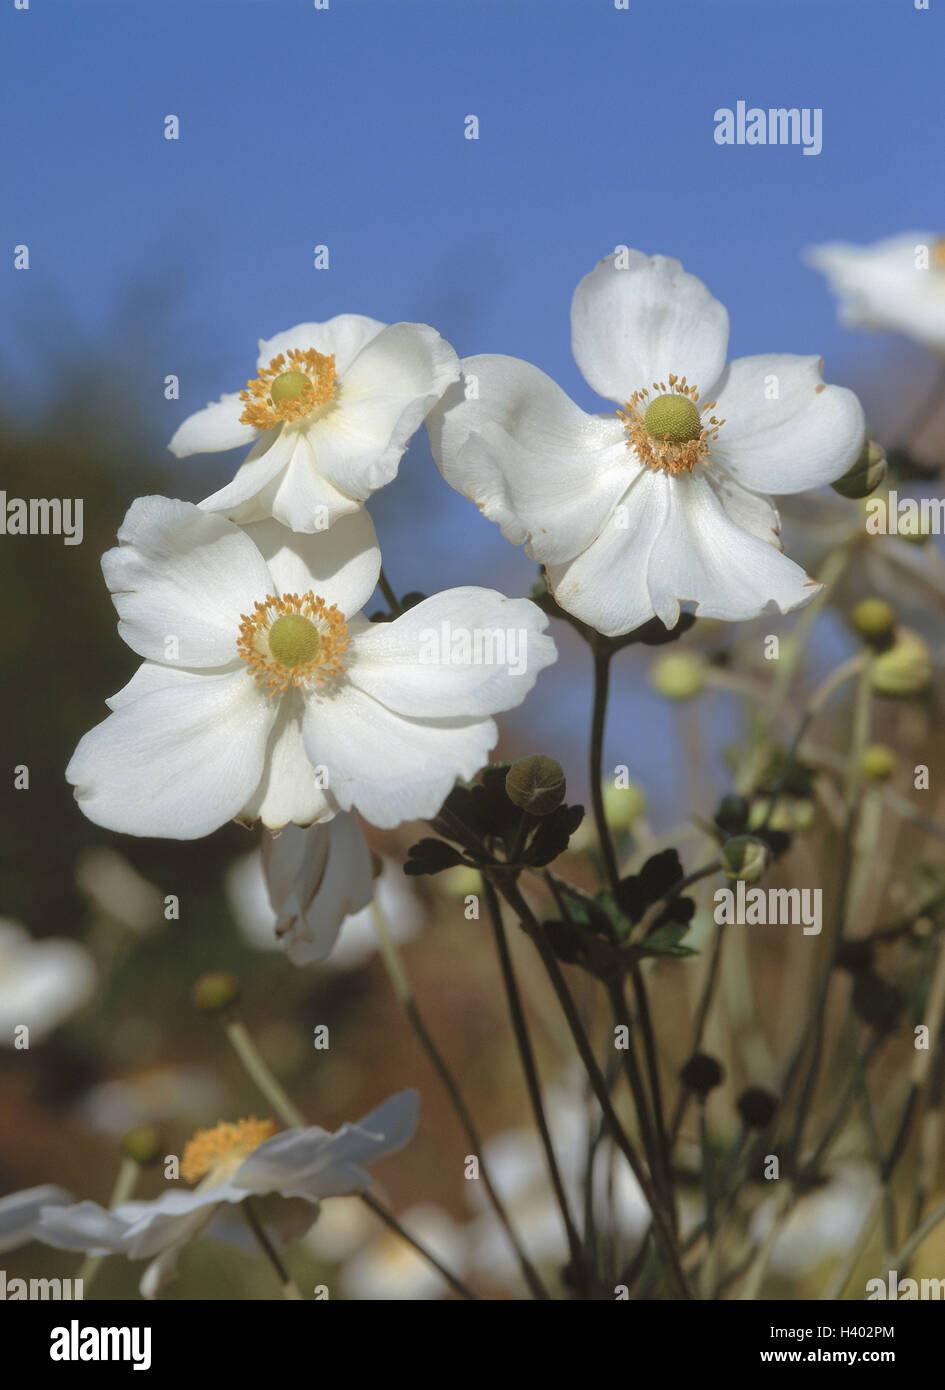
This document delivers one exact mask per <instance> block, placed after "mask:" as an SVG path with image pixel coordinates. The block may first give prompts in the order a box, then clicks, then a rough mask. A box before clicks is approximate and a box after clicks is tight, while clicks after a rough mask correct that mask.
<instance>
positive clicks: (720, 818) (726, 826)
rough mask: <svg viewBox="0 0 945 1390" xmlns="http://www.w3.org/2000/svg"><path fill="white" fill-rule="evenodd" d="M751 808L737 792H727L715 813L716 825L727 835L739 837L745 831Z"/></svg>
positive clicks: (745, 798)
mask: <svg viewBox="0 0 945 1390" xmlns="http://www.w3.org/2000/svg"><path fill="white" fill-rule="evenodd" d="M750 810H751V807H750V805H749V802H748V798H747V797H745V796H740V795H739V794H738V793H737V792H727V793H726V795H725V796H723V797H722V800H721V801H720V802H719V809H718V810H717V811H716V813H715V823H716V825H717V826H718V827H719V828H720V829H721V830H724V831H725V832H726V834H728V835H739V834H741V832H742V831H743V830H744V829H745V826H746V824H747V822H748V815H749V811H750Z"/></svg>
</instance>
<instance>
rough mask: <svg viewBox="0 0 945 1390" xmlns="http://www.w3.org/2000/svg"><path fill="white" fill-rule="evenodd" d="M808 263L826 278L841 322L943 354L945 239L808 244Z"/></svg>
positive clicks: (916, 236) (927, 235)
mask: <svg viewBox="0 0 945 1390" xmlns="http://www.w3.org/2000/svg"><path fill="white" fill-rule="evenodd" d="M806 259H807V261H808V263H809V264H810V265H812V266H813V267H814V268H815V269H816V270H820V271H822V272H823V274H824V275H825V276H826V277H827V283H828V284H829V286H830V288H831V289H832V290H833V292H834V294H835V295H836V296H837V298H838V299H839V301H840V311H841V314H842V316H843V321H844V323H847V324H850V325H851V326H852V327H856V328H874V329H881V330H885V331H886V332H889V333H902V334H904V335H905V336H906V337H907V338H912V339H914V340H915V341H916V342H918V343H921V344H922V345H923V346H924V347H927V348H931V349H932V351H933V352H936V353H943V352H945V238H943V237H941V236H938V235H936V234H935V233H934V232H898V233H897V234H896V235H895V236H891V237H884V238H883V239H882V240H881V241H874V242H873V243H872V244H871V245H869V246H856V245H853V244H852V243H851V242H848V241H830V242H826V243H824V244H823V245H821V246H812V247H811V248H810V249H809V250H808V252H807V255H806Z"/></svg>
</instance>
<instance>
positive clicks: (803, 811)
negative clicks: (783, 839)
mask: <svg viewBox="0 0 945 1390" xmlns="http://www.w3.org/2000/svg"><path fill="white" fill-rule="evenodd" d="M816 824H817V802H816V801H813V800H812V799H811V798H810V797H809V796H804V797H801V798H800V799H799V800H797V801H792V802H791V826H790V828H791V829H792V830H799V831H804V830H813V828H814V826H815V825H816Z"/></svg>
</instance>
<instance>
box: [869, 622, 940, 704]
mask: <svg viewBox="0 0 945 1390" xmlns="http://www.w3.org/2000/svg"><path fill="white" fill-rule="evenodd" d="M931 680H932V657H931V653H930V652H929V648H928V645H927V643H926V642H925V640H924V639H923V638H922V637H920V636H919V634H918V633H917V632H912V631H910V630H909V629H908V628H900V629H899V631H898V633H897V634H896V640H895V641H894V642H893V644H892V646H891V647H890V648H889V649H888V651H884V652H882V653H881V655H879V656H877V658H876V660H875V661H874V662H873V669H872V683H873V689H874V690H875V691H876V693H877V695H890V696H897V695H918V694H920V693H921V692H922V691H923V690H925V688H926V687H927V686H928V685H929V683H930V682H931Z"/></svg>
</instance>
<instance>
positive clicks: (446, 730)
mask: <svg viewBox="0 0 945 1390" xmlns="http://www.w3.org/2000/svg"><path fill="white" fill-rule="evenodd" d="M302 733H303V737H304V739H305V747H306V749H307V751H308V755H309V757H310V758H311V760H312V762H313V763H316V764H323V765H324V766H325V767H327V768H328V770H329V774H330V778H331V780H330V790H331V795H332V797H333V798H334V799H335V801H337V803H338V805H339V806H341V807H342V809H343V810H345V811H350V810H353V809H357V810H359V811H360V812H361V814H362V815H363V816H364V818H365V820H367V821H369V822H370V823H371V824H372V825H376V826H378V827H379V828H380V829H382V830H389V829H391V828H392V827H393V826H395V825H399V824H400V823H401V822H402V821H405V820H416V819H420V818H421V817H424V816H432V815H435V814H436V812H437V811H438V810H439V809H440V806H441V805H442V804H443V802H444V800H445V799H446V797H447V795H448V793H449V791H450V790H451V788H452V787H453V785H454V783H455V782H456V779H457V778H458V777H463V778H470V777H472V776H473V775H474V774H475V773H476V772H478V771H479V769H480V767H482V765H483V763H484V762H485V761H486V759H487V757H488V753H489V750H490V749H491V748H494V747H495V744H496V742H497V740H498V730H497V729H496V726H495V724H494V723H493V721H492V720H491V719H480V720H463V719H436V720H434V719H430V720H417V719H405V718H403V717H402V716H401V715H399V714H394V713H392V712H391V711H390V710H389V709H386V708H385V706H383V705H381V704H379V703H378V701H377V700H372V699H371V697H370V696H369V695H365V694H364V693H363V692H362V691H360V690H358V689H357V688H356V687H355V686H353V685H351V684H348V683H346V684H344V685H342V686H341V687H340V688H339V689H337V690H336V691H334V692H332V694H331V695H330V696H328V697H320V696H318V695H314V696H310V697H309V699H308V701H307V702H306V710H305V720H304V723H303V726H302Z"/></svg>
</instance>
